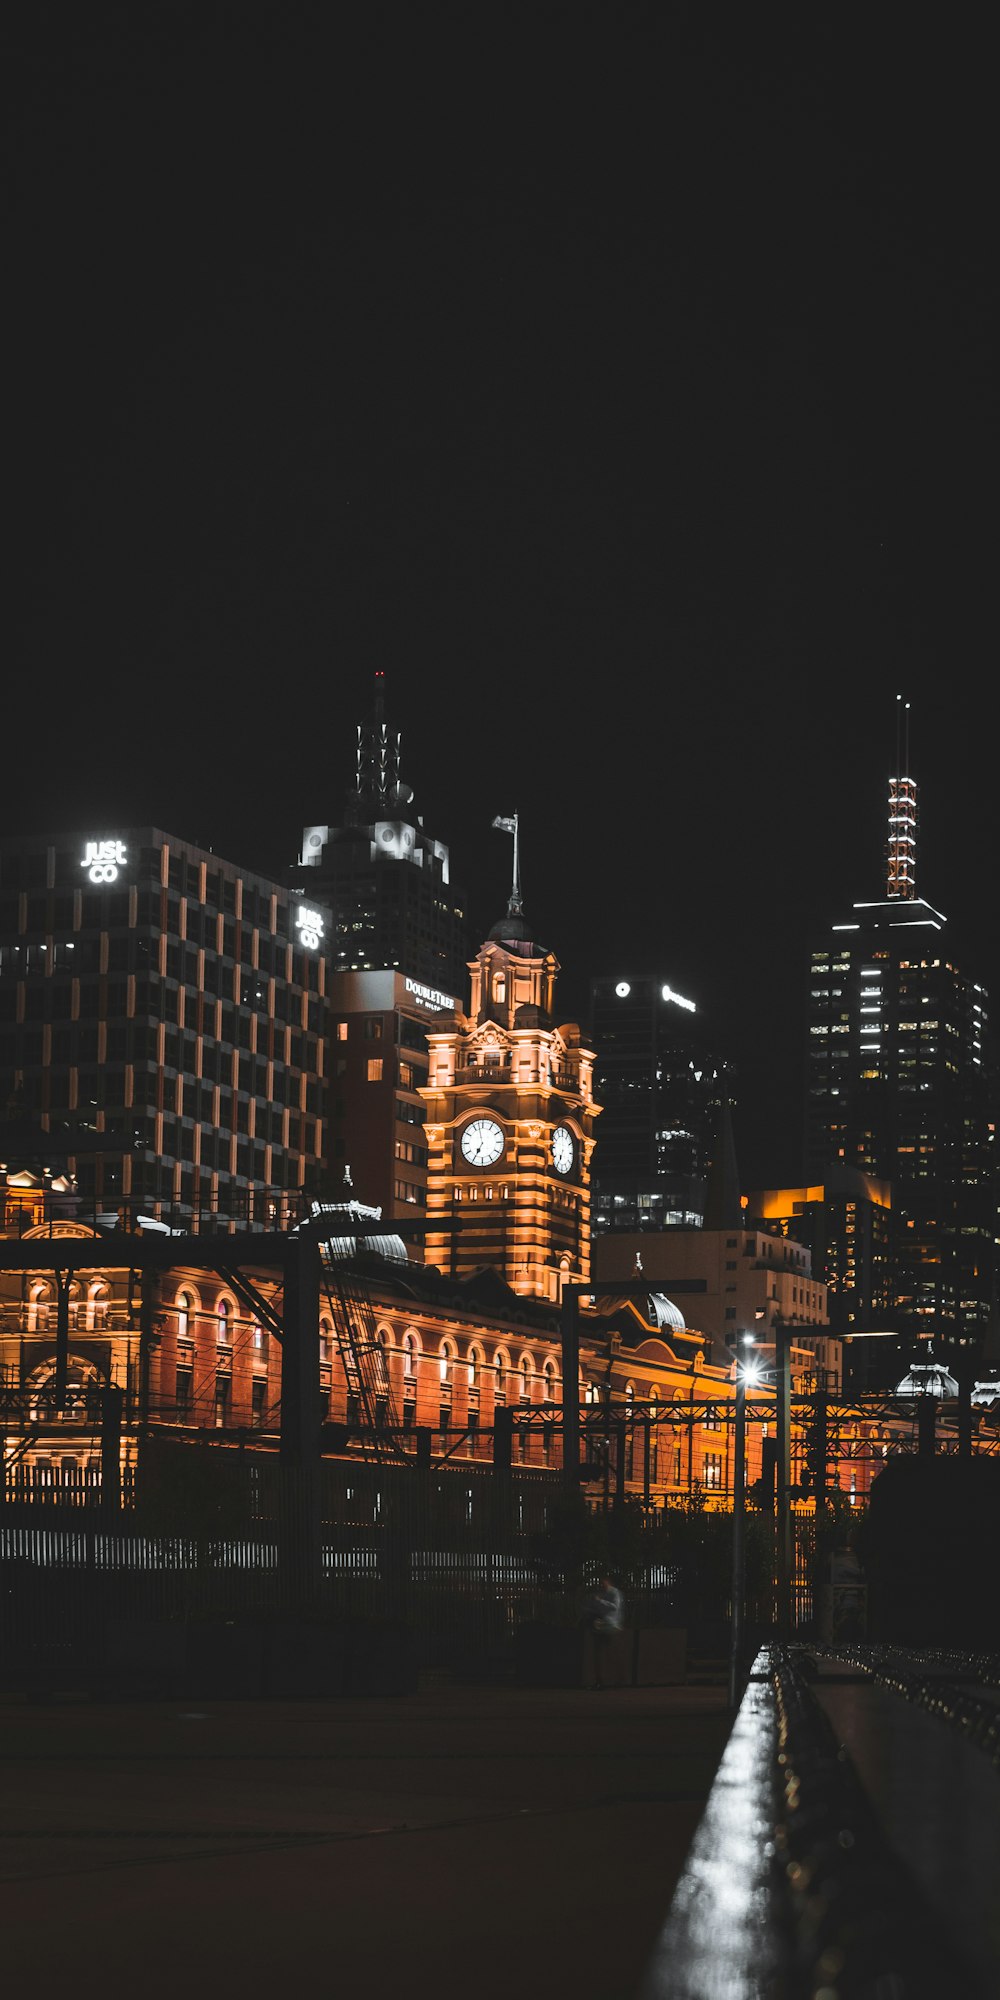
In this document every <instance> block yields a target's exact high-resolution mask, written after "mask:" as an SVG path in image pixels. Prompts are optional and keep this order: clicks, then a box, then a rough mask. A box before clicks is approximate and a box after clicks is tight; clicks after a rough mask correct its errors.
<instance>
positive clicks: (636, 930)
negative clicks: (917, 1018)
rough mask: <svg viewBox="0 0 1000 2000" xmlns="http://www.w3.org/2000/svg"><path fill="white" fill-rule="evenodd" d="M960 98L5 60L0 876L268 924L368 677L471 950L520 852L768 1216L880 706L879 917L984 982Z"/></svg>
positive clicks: (611, 70)
mask: <svg viewBox="0 0 1000 2000" xmlns="http://www.w3.org/2000/svg"><path fill="white" fill-rule="evenodd" d="M922 37H923V38H922ZM988 70H989V66H988V64H986V63H979V62H977V56H976V50H975V47H974V45H973V42H972V41H969V42H967V44H966V46H965V48H964V50H963V54H962V57H961V59H959V58H958V57H957V56H956V54H955V53H954V52H952V53H951V55H950V57H949V56H948V53H947V52H945V56H944V59H942V52H941V47H940V42H939V40H938V38H937V37H932V36H931V35H930V33H929V31H928V30H926V29H923V28H922V27H921V24H920V23H918V22H915V21H911V22H910V23H909V24H908V34H907V40H906V42H905V45H904V44H901V43H900V42H899V39H898V38H897V37H896V36H895V35H894V34H892V33H890V31H889V28H888V26H887V27H886V29H885V30H884V31H882V30H881V29H880V28H879V25H878V23H873V24H869V29H868V32H867V33H866V41H865V47H864V51H863V54H862V52H861V51H859V50H858V49H856V48H855V47H854V45H853V44H852V42H851V40H850V38H849V35H848V33H847V31H846V30H843V31H842V30H840V29H839V28H836V27H834V28H831V27H829V26H827V25H825V24H822V23H819V22H815V23H810V22H807V21H802V22H799V23H797V24H796V29H795V33H794V36H789V35H786V34H784V33H782V32H779V31H778V29H777V28H776V29H775V30H774V32H773V33H771V34H769V33H768V32H767V31H766V30H765V29H763V28H762V27H761V25H760V24H759V23H755V24H750V23H740V22H736V21H734V22H733V23H732V24H730V25H729V27H728V28H727V30H726V31H725V32H721V31H719V30H718V29H717V28H715V27H713V26H711V25H710V24H708V23H703V22H701V21H700V20H697V19H695V20H687V19H684V20H681V19H680V18H678V19H677V20H673V19H667V18H665V17H664V18H660V17H659V16H653V15H649V16H646V15H642V16H641V17H640V16H636V17H635V19H634V20H633V21H631V22H630V23H629V24H628V26H627V27H626V26H624V25H623V24H622V23H621V22H620V21H617V20H615V19H614V18H613V17H612V16H611V14H606V15H605V14H602V12H601V10H596V11H595V12H594V13H593V14H591V15H588V16H587V17H586V19H583V18H580V19H578V20H577V21H575V22H574V24H573V30H572V33H571V34H563V33H562V32H561V29H560V27H559V25H558V24H557V23H556V21H555V17H554V16H553V17H551V20H550V19H549V17H547V16H543V15H542V14H541V13H539V12H538V10H533V13H532V17H531V23H530V26H529V25H528V23H527V20H525V21H522V20H521V19H520V18H518V17H515V16H514V15H511V16H509V17H507V18H506V19H505V20H501V21H497V22H490V23H486V22H483V23H478V24H477V23H476V22H473V21H472V20H471V19H470V20H466V21H464V22H463V23H462V24H461V25H459V24H458V23H457V22H456V21H455V19H453V18H452V17H451V16H450V15H449V14H448V13H447V12H446V11H444V10H442V11H441V12H440V13H434V14H432V15H431V16H430V17H426V16H425V17H423V18H422V19H421V21H420V24H419V32H418V30H417V23H416V22H415V21H414V20H413V19H412V18H411V17H408V16H407V14H406V13H405V11H404V10H396V9H393V8H391V7H390V8H387V9H385V10H383V11H382V12H381V13H380V14H379V15H378V18H377V20H376V18H375V16H374V15H372V16H371V17H370V18H369V19H367V20H357V21H354V22H353V23H348V24H345V23H342V22H339V23H338V25H337V29H336V31H334V30H333V29H332V28H331V26H330V23H329V21H328V19H327V18H326V17H325V15H324V12H323V10H314V9H311V8H301V9H296V10H293V12H292V13H291V14H288V15H285V16H283V17H282V19H281V21H280V23H279V22H277V21H275V20H273V19H272V18H271V16H270V15H269V14H268V13H267V12H266V10H256V9H253V8H251V9H248V10H246V11H245V12H243V13H242V14H241V18H240V23H239V27H238V30H237V29H234V28H233V27H232V25H231V22H230V20H229V18H228V16H224V15H223V13H222V12H221V11H219V10H215V9H212V8H210V7H209V8H199V9H193V8H184V7H181V8H179V9H176V10H172V12H171V15H170V18H169V19H166V18H164V19H163V20H159V21H153V20H152V19H151V20H150V21H148V22H144V23H138V24H137V23H136V21H135V17H134V15H133V14H132V12H131V10H126V9H124V8H122V7H120V6H105V7H103V8H100V9H98V10H97V12H96V13H93V12H92V13H90V14H89V15H88V17H87V19H86V20H84V19H82V18H80V17H79V16H78V15H76V14H75V13H74V11H73V10H70V9H68V8H67V9H65V10H60V9H59V8H58V7H57V8H55V9H47V10H45V13H44V17H42V16H37V17H25V18H23V19H22V21H21V22H20V24H19V27H18V30H17V34H16V36H15V38H14V52H13V60H12V62H11V65H10V70H9V75H8V100H9V104H10V116H9V118H8V129H9V133H10V141H11V146H12V150H13V159H14V186H15V190H16V191H15V200H14V209H15V215H14V227H13V231H12V237H13V241H12V253H11V293H12V297H13V298H14V300H15V306H14V311H13V314H12V318H13V327H12V333H13V340H14V350H15V360H14V366H13V373H12V380H13V381H14V383H15V385H16V389H15V397H14V412H13V414H14V422H13V425H12V447H13V449H12V462H11V473H10V478H11V485H12V491H13V492H14V494H15V496H16V510H15V511H16V516H17V518H16V522H15V530H14V536H13V540H12V543H11V547H10V550H9V554H10V558H11V561H10V571H11V578H12V583H11V589H10V593H9V596H10V637H9V647H10V657H11V661H12V667H11V672H10V675H9V683H10V687H9V696H8V707H7V722H8V736H9V740H10V741H12V742H13V743H15V744H16V745H17V746H18V753H19V754H18V755H17V756H16V757H15V758H13V759H9V760H8V767H7V769H6V770H5V780H6V783H5V793H6V796H5V806H4V831H5V832H6V833H8V834H15V833H20V832H24V833H45V832H49V831H52V832H58V831H60V830H68V829H70V828H74V829H75V828H78V827H81V826H91V825H93V826H94V827H95V829H96V828H97V825H98V823H99V824H100V827H101V828H102V829H106V830H108V831H111V830H113V826H114V824H115V822H118V823H121V824H141V823H146V822H148V821H150V820H152V821H153V822H155V823H157V824H159V825H161V826H164V827H167V828H169V829H171V830H173V831H175V832H176V833H177V834H179V835H181V836H183V837H186V838H187V839H190V840H191V841H192V842H196V843H199V844H201V845H203V846H210V847H213V848H214V849H215V850H216V851H217V852H218V853H219V854H220V855H222V856H223V857H224V858H226V859H229V860H231V861H232V862H234V863H237V864H240V865H244V866H247V867H250V868H253V869H255V870H257V871H259V872H260V873H262V874H265V875H272V876H274V875H277V874H279V873H280V872H282V871H283V870H284V869H285V868H286V867H288V866H289V865H290V864H291V863H292V862H293V861H294V859H295V856H296V854H297V852H298V847H299V840H300V836H301V829H302V827H303V825H306V824H309V823H311V822H316V821H325V820H327V819H328V818H335V817H337V816H338V814H339V811H340V808H341V805H342V802H343V797H344V793H345V790H346V788H347V785H348V783H349V781H350V774H351V760H352V754H353V733H354V729H355V725H356V723H357V721H358V720H359V719H361V717H362V716H363V714H364V713H365V710H366V708H367V706H368V701H369V690H370V686H371V679H372V675H373V673H374V671H375V670H376V669H383V670H384V671H385V673H386V676H387V685H388V698H389V703H390V707H391V710H392V713H393V717H394V720H395V722H396V723H397V726H398V727H399V728H400V729H401V730H402V734H403V756H404V767H405V772H406V775H407V776H408V778H409V781H410V782H411V783H412V785H413V788H414V792H415V799H414V810H415V811H416V812H418V813H421V814H423V815H424V817H425V822H426V826H427V830H428V832H429V833H430V834H431V835H433V836H434V837H437V838H440V839H442V840H444V841H445V842H446V843H447V844H448V845H449V846H450V848H451V852H452V863H453V867H454V870H455V875H456V879H458V880H460V881H462V882H463V883H465V884H466V885H467V886H468V888H469V891H470V906H471V917H472V929H473V931H474V932H475V931H476V930H480V931H482V932H483V933H485V930H486V929H488V928H489V926H490V924H491V923H492V922H493V921H494V920H495V918H496V916H497V915H498V914H499V913H500V911H501V910H502V908H503V906H504V903H505V900H506V892H507V880H508V865H509V854H508V852H507V844H506V842H505V841H504V840H503V839H502V838H501V837H500V836H499V835H498V834H497V833H495V832H494V831H493V830H492V820H493V818H494V816H495V815H497V814H509V813H511V812H513V811H517V812H518V814H519V817H520V827H521V834H522V875H523V888H524V899H525V908H526V911H527V913H528V915H529V917H530V919H531V922H532V925H533V926H534V927H535V928H536V929H537V931H538V934H539V936H540V938H541V939H542V941H543V942H544V943H545V944H546V945H547V946H549V947H551V949H552V950H554V951H555V952H556V954H557V956H558V958H559V960H560V962H561V965H562V967H563V971H562V975H561V980H560V989H559V991H560V997H561V998H562V999H563V1001H564V1005H565V1010H566V1014H567V1017H572V1018H579V1017H580V1016H581V1014H582V1012H583V1009H584V1007H585V1004H586V993H587V988H588V984H589V980H590V978H591V977H592V976H594V975H596V974H600V973H611V972H613V971H616V970H618V969H620V970H621V972H622V973H623V974H627V973H628V972H629V971H630V970H631V971H635V972H641V971H646V970H657V971H658V970H661V969H662V970H663V972H664V974H665V976H667V977H669V978H670V979H672V980H673V981H674V982H675V984H676V986H677V988H678V990H680V991H681V992H684V993H686V994H689V995H690V996H691V997H693V998H694V999H695V1000H696V1001H697V1002H698V1004H699V1008H700V1009H701V1010H702V1011H703V1012H706V1013H708V1014H709V1015H710V1016H711V1018H712V1022H713V1027H714V1028H715V1030H716V1032H715V1039H716V1040H717V1041H718V1042H719V1043H720V1045H721V1046H722V1047H724V1049H725V1050H726V1052H727V1053H731V1055H732V1058H733V1060H734V1062H735V1064H736V1066H737V1070H738V1073H739V1077H738V1085H739V1092H740V1106H741V1108H740V1112H739V1114H738V1119H737V1148H738V1156H739V1162H740V1168H741V1173H742V1176H743V1179H744V1182H745V1183H747V1184H760V1183H762V1182H767V1181H770V1180H772V1179H781V1180H784V1179H785V1178H787V1177H788V1176H789V1174H794V1173H795V1171H796V1162H795V1160H794V1159H793V1158H790V1157H789V1154H790V1153H791V1151H792V1148H793V1147H797V1143H798V1109H797V1103H796V1094H797V1084H796V1082H795V1080H794V1078H795V1070H796V1069H797V1065H798V1061H799V1055H800V1051H799V1040H800V1034H801V991H802V976H803V966H804V961H805V948H806V940H807V936H808V934H809V931H810V930H811V928H813V927H814V925H815V922H816V921H817V919H818V920H819V921H821V922H829V921H831V920H832V919H833V918H834V917H835V916H836V914H837V912H838V911H840V910H841V909H843V908H844V906H845V905H850V903H851V902H852V901H854V900H856V899H857V900H861V899H864V898H866V897H873V898H874V897H877V896H878V895H880V894H881V892H882V886H883V847H884V840H885V809H886V791H887V782H886V781H887V779H888V777H889V776H890V775H891V774H892V765H893V740H894V726H895V718H894V704H895V700H896V696H897V694H899V693H900V692H902V693H903V694H904V695H905V696H906V697H907V698H908V699H910V700H911V702H912V718H913V728H912V751H913V756H912V764H913V775H914V776H915V777H916V779H917V781H918V784H919V787H920V810H921V823H920V828H919V833H918V843H919V844H918V849H917V883H918V893H920V894H922V895H924V896H926V897H927V899H928V900H929V901H930V902H931V903H932V904H934V905H935V907H936V908H938V909H940V910H943V912H944V913H945V915H946V916H947V917H948V919H949V924H948V931H947V934H946V935H947V937H948V940H949V943H950V944H951V946H952V948H953V949H954V952H955V954H956V956H957V957H958V959H959V961H960V963H961V964H962V966H963V969H964V970H966V971H967V972H968V973H969V974H970V975H971V976H973V977H976V978H978V979H981V980H982V982H983V983H984V985H985V986H986V987H987V990H988V991H989V992H990V993H991V995H992V994H993V993H995V991H996V990H997V986H998V983H1000V982H998V946H997V943H996V939H995V935H992V934H990V933H989V932H987V930H986V927H985V925H984V922H983V910H984V905H985V898H984V893H983V884H984V881H985V879H986V878H985V866H986V864H988V860H989V858H990V856H991V854H992V852H993V851H994V849H995V829H994V824H993V811H992V804H991V786H992V773H991V769H990V761H991V755H992V745H991V740H990V732H989V730H988V729H987V728H986V727H985V726H981V724H982V722H983V720H984V717H983V715H982V703H981V697H980V696H979V694H978V691H977V690H978V687H979V685H980V682H981V675H982V663H983V661H984V659H988V658H989V657H991V656H992V651H993V631H994V627H995V607H994V604H993V594H992V585H991V575H992V548H993V544H994V542H995V514H996V503H995V494H994V482H993V476H992V466H993V461H994V459H995V431H996V411H995V392H994V389H993V386H992V351H993V347H994V344H995V338H994V336H995V320H996V276H995V272H994V271H993V270H992V268H990V267H989V263H988V259H987V253H986V245H987V244H988V242H989V240H990V230H989V227H988V214H989V210H988V195H987V193H986V190H987V188H988V186H989V181H990V176H989V174H988V172H986V171H985V167H986V164H987V163H986V154H985V147H986V141H985V138H984V134H985V132H986V131H988V130H989V123H988V120H985V121H984V120H983V119H981V118H980V116H979V115H978V114H979V106H978V92H979V91H980V89H983V88H984V87H985V85H984V83H983V82H981V81H980V79H985V77H986V75H987V74H988ZM765 1141H766V1148H770V1147H772V1146H773V1148H774V1151H778V1150H779V1148H780V1154H781V1156H780V1158H776V1157H773V1156H771V1155H770V1154H769V1153H767V1152H766V1148H765V1146H764V1142H765Z"/></svg>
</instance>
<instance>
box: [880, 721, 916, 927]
mask: <svg viewBox="0 0 1000 2000" xmlns="http://www.w3.org/2000/svg"><path fill="white" fill-rule="evenodd" d="M909 764H910V704H909V702H908V701H907V702H904V700H903V697H902V695H901V694H898V695H897V696H896V776H895V777H894V778H890V779H889V839H888V842H887V843H886V850H885V853H886V885H885V893H886V896H887V898H888V899H889V900H890V901H892V900H898V899H904V900H905V901H907V902H910V901H912V900H913V898H914V897H915V896H916V893H917V880H916V866H917V786H916V780H915V779H914V778H911V777H910V776H909V775H908V772H909Z"/></svg>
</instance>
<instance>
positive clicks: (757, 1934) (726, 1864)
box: [637, 1681, 777, 2000]
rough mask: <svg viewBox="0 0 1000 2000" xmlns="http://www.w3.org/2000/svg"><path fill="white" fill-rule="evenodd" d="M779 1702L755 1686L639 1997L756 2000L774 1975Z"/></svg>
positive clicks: (763, 1685) (747, 1697)
mask: <svg viewBox="0 0 1000 2000" xmlns="http://www.w3.org/2000/svg"><path fill="white" fill-rule="evenodd" d="M776 1733H777V1725H776V1716H775V1708H774V1699H773V1696H772V1693H771V1690H770V1687H769V1686H768V1684H767V1683H766V1682H763V1683H760V1682H754V1681H752V1682H751V1683H750V1686H749V1687H748V1688H747V1691H746V1694H745V1695H744V1698H743V1701H742V1704H741V1706H740V1709H739V1712H738V1714H737V1716H736V1720H735V1722H734V1724H733V1730H732V1734H731V1736H730V1738H729V1742H728V1744H727V1745H726V1749H725V1751H724V1753H723V1757H722V1762H721V1763H720V1765H719V1770H718V1773H717V1776H716V1780H715V1784H714V1785H713V1787H712V1792H711V1795H710V1797H709V1801H708V1804H707V1806H706V1807H705V1811H704V1813H703V1815H702V1818H701V1821H700V1824H699V1826H698V1831H697V1833H696V1834H695V1837H694V1840H693V1842H692V1844H691V1851H690V1853H689V1855H688V1858H687V1861H686V1863H685V1866H684V1872H683V1874H682V1875H681V1878H680V1881H679V1882H678V1884H677V1888H676V1890H675V1893H674V1898H673V1901H672V1903H671V1905H670V1910H669V1912H668V1915H667V1919H666V1922H665V1924H664V1926H663V1930H662V1931H661V1933H660V1937H659V1939H658V1941H657V1944H656V1948H655V1951H654V1953H653V1956H652V1958H651V1960H650V1964H649V1967H648V1969H647V1972H646V1976H645V1979H644V1981H643V1983H642V1985H641V1986H640V1988H639V1993H638V1995H637V2000H756V1997H757V1996H759V1995H760V1994H761V1993H762V1992H763V1991H765V1990H766V1985H767V1980H768V1977H769V1975H770V1972H771V1970H772V1968H773V1962H774V1961H773V1943H774V1941H773V1935H772V1927H771V1923H770V1917H769V1900H770V1892H769V1878H770V1865H771V1853H772V1848H771V1835H772V1832H773V1826H774V1813H773V1802H774V1758H775V1751H776Z"/></svg>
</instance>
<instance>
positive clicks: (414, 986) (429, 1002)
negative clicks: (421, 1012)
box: [406, 979, 455, 1014]
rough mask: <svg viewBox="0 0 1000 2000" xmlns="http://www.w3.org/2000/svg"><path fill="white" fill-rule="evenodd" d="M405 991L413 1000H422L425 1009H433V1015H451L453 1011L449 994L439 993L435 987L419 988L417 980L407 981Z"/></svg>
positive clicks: (453, 1007)
mask: <svg viewBox="0 0 1000 2000" xmlns="http://www.w3.org/2000/svg"><path fill="white" fill-rule="evenodd" d="M406 991H407V993H412V994H413V997H414V999H415V1000H422V1001H423V1003H424V1006H425V1007H433V1009H434V1012H435V1014H443V1013H445V1012H447V1013H449V1014H453V1013H454V1011H455V1002H454V1000H453V999H452V996H451V994H450V993H439V992H438V990H437V988H436V987H435V986H421V984H420V981H419V979H408V980H407V981H406Z"/></svg>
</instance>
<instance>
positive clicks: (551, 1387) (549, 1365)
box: [542, 1361, 556, 1403]
mask: <svg viewBox="0 0 1000 2000" xmlns="http://www.w3.org/2000/svg"><path fill="white" fill-rule="evenodd" d="M542 1379H543V1381H544V1384H545V1401H546V1402H547V1403H554V1402H555V1399H556V1364H555V1362H554V1361H546V1363H545V1366H544V1368H543V1369H542Z"/></svg>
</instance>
